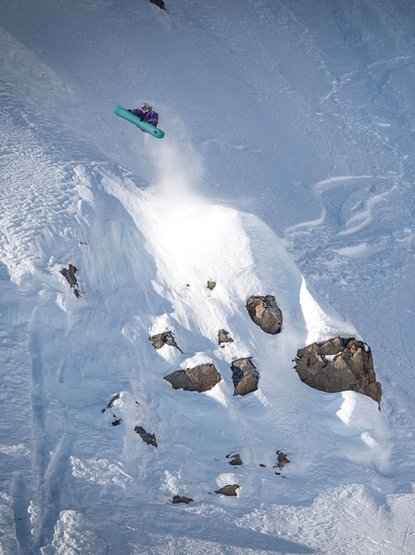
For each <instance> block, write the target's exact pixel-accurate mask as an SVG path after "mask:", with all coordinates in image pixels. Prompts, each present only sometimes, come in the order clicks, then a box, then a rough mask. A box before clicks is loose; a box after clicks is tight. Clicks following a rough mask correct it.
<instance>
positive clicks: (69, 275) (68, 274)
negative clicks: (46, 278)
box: [61, 264, 81, 298]
mask: <svg viewBox="0 0 415 555" xmlns="http://www.w3.org/2000/svg"><path fill="white" fill-rule="evenodd" d="M77 271H78V270H77V268H76V267H75V266H74V265H73V264H69V267H68V268H62V270H61V274H62V275H63V276H64V278H65V279H66V281H67V282H68V283H69V285H70V286H71V288H72V289H73V292H74V295H75V297H78V298H79V297H80V296H81V292H80V290H79V285H78V280H77V279H76V276H75V274H76V272H77Z"/></svg>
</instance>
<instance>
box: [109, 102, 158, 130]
mask: <svg viewBox="0 0 415 555" xmlns="http://www.w3.org/2000/svg"><path fill="white" fill-rule="evenodd" d="M112 111H113V112H114V114H115V115H116V116H119V117H120V118H123V119H125V120H127V121H130V122H131V123H133V124H134V125H136V126H137V127H139V128H140V129H142V130H143V131H145V132H146V133H150V135H153V137H155V138H156V139H162V138H163V137H164V135H165V133H164V131H162V130H161V129H159V128H158V127H154V125H151V124H150V123H148V122H147V121H141V119H140V118H139V117H137V116H135V115H134V114H132V113H131V112H129V111H128V110H126V109H125V108H123V107H122V106H120V105H119V104H114V105H113V107H112Z"/></svg>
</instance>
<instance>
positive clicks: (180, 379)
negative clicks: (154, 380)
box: [164, 362, 222, 393]
mask: <svg viewBox="0 0 415 555" xmlns="http://www.w3.org/2000/svg"><path fill="white" fill-rule="evenodd" d="M221 378H222V376H221V375H220V374H219V372H218V371H217V370H216V367H215V365H214V364H212V363H211V362H210V363H206V364H199V365H198V366H195V367H194V368H187V369H186V370H177V372H173V373H172V374H169V375H168V376H164V379H165V380H167V381H168V382H169V383H171V385H172V386H173V389H184V390H186V391H198V392H199V393H201V392H202V391H209V389H212V387H214V386H215V385H216V384H217V383H219V382H220V380H221Z"/></svg>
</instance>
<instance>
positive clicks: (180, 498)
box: [171, 495, 193, 504]
mask: <svg viewBox="0 0 415 555" xmlns="http://www.w3.org/2000/svg"><path fill="white" fill-rule="evenodd" d="M192 501H193V499H192V498H191V497H185V496H183V495H174V496H173V499H172V500H171V502H172V503H187V504H188V503H191V502H192Z"/></svg>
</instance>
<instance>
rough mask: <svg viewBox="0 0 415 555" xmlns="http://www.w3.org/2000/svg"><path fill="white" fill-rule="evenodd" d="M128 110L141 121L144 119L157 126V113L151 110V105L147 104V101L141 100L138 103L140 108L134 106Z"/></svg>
mask: <svg viewBox="0 0 415 555" xmlns="http://www.w3.org/2000/svg"><path fill="white" fill-rule="evenodd" d="M128 111H129V112H131V113H132V114H134V115H135V116H137V117H138V118H140V120H141V121H146V122H147V123H149V124H150V125H152V126H153V127H157V124H158V121H159V115H158V113H157V112H155V111H154V110H153V107H152V106H150V104H147V102H143V103H142V104H141V105H140V108H134V109H132V110H128Z"/></svg>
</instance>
